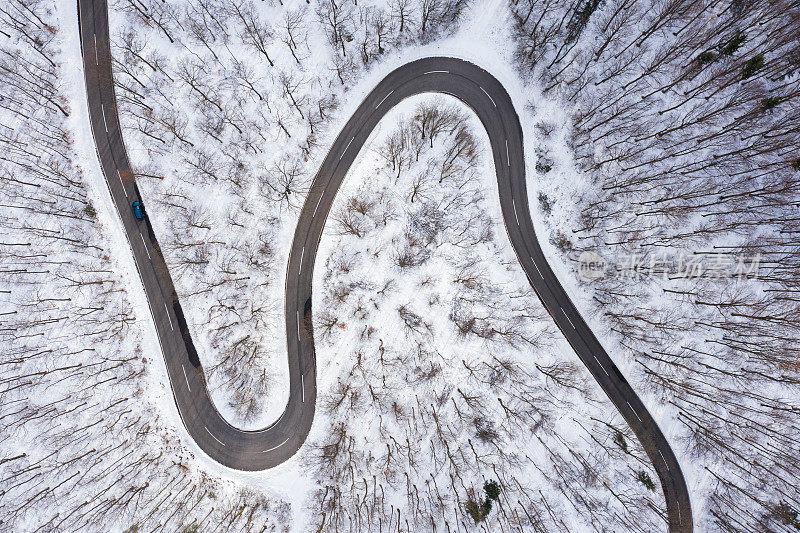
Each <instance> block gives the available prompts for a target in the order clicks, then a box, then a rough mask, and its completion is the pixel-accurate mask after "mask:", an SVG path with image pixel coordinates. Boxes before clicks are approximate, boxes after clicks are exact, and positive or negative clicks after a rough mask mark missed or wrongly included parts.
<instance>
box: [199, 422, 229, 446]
mask: <svg viewBox="0 0 800 533" xmlns="http://www.w3.org/2000/svg"><path fill="white" fill-rule="evenodd" d="M203 427H204V428H205V430H206V432H208V434H209V435H211V436H212V437H214V434H213V433H211V432H210V431H208V428H207V427H205V426H203ZM214 440H215V441H217V442H219V443H220V444H222V445H223V446H225V443H224V442H222V441H221V440H219V439H218V438H217V437H214Z"/></svg>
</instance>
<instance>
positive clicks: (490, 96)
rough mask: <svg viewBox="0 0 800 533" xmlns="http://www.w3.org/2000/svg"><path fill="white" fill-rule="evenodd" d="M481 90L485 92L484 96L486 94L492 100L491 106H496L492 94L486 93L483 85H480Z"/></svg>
mask: <svg viewBox="0 0 800 533" xmlns="http://www.w3.org/2000/svg"><path fill="white" fill-rule="evenodd" d="M478 87H481V86H480V85H478ZM481 91H483V94H485V95H486V96H488V97H489V100H491V101H492V105H493V106H495V107H497V104H495V103H494V98H492V95H490V94H489V93H487V92H486V89H484V88H483V87H481Z"/></svg>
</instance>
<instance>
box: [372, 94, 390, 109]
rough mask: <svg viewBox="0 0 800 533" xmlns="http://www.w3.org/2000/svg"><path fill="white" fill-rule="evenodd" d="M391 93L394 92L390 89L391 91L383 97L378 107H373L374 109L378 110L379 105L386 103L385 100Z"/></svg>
mask: <svg viewBox="0 0 800 533" xmlns="http://www.w3.org/2000/svg"><path fill="white" fill-rule="evenodd" d="M393 92H394V89H392V90H391V91H389V94H387V95H386V96H384V97H383V100H381V101H380V102H378V105H376V106H375V109H378V108H379V107H380V106H381V104H382V103H384V102H385V101H386V99H387V98H389V97H390V96H391V95H392V93H393Z"/></svg>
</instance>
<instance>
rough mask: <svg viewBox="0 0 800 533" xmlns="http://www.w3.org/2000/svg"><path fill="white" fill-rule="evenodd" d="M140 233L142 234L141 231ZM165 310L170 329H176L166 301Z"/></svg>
mask: <svg viewBox="0 0 800 533" xmlns="http://www.w3.org/2000/svg"><path fill="white" fill-rule="evenodd" d="M139 235H141V233H140V234H139ZM164 311H166V312H167V319H168V320H169V327H170V329H172V331H175V328H173V327H172V317H170V316H169V309H167V302H164Z"/></svg>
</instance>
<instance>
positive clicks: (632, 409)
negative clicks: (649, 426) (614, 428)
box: [625, 400, 664, 458]
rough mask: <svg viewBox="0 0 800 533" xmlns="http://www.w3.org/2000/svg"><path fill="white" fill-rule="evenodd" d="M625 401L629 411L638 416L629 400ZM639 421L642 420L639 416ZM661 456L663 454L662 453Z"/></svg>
mask: <svg viewBox="0 0 800 533" xmlns="http://www.w3.org/2000/svg"><path fill="white" fill-rule="evenodd" d="M625 403H627V404H628V407H630V408H631V411H633V414H635V415H636V418H639V413H637V412H636V409H634V408H633V406H632V405H631V402H629V401H628V400H625ZM641 421H642V419H641V418H639V422H641ZM661 457H662V458H663V457H664V456H663V455H662V456H661Z"/></svg>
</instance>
